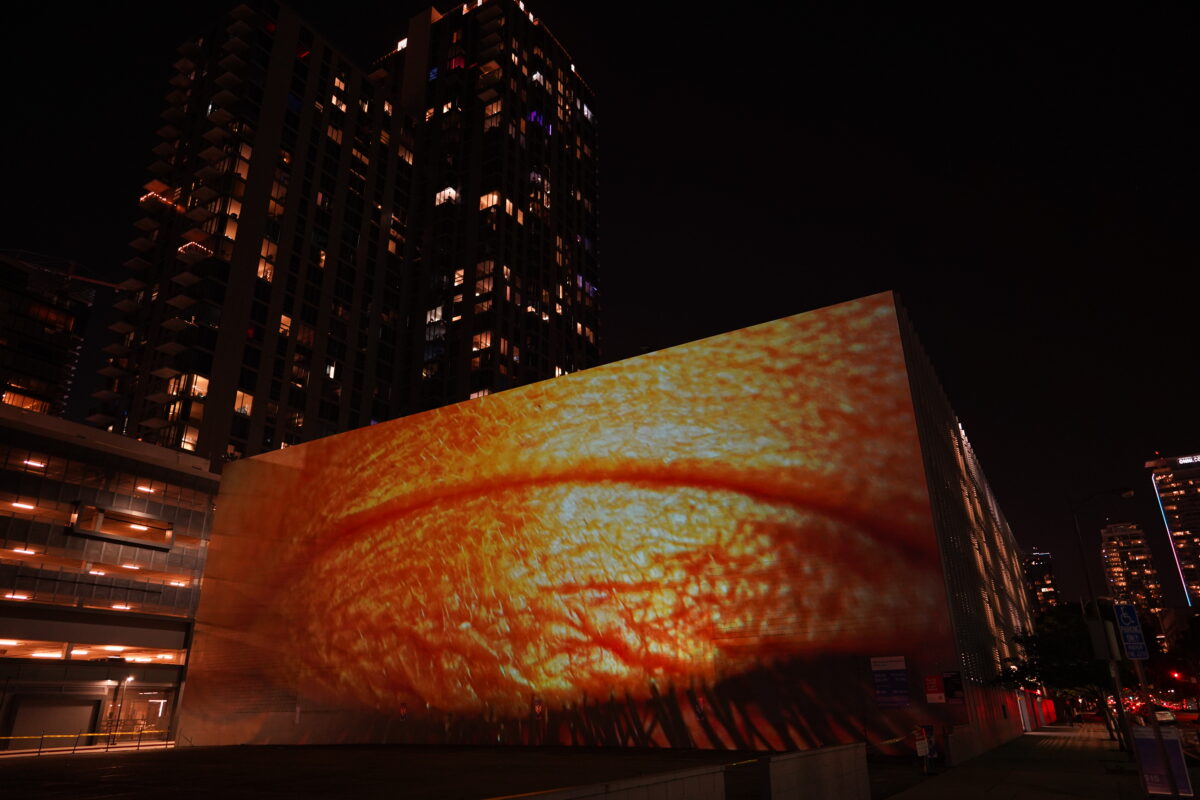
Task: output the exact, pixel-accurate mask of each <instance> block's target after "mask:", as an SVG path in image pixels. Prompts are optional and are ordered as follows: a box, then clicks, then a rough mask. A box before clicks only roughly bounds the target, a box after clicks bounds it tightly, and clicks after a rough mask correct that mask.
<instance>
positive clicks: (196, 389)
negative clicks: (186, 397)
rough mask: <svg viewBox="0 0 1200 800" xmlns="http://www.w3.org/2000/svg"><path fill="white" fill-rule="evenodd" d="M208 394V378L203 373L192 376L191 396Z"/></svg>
mask: <svg viewBox="0 0 1200 800" xmlns="http://www.w3.org/2000/svg"><path fill="white" fill-rule="evenodd" d="M207 394H208V378H206V377H204V376H203V375H193V376H192V388H191V395H192V397H204V396H206V395H207Z"/></svg>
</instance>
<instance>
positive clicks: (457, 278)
mask: <svg viewBox="0 0 1200 800" xmlns="http://www.w3.org/2000/svg"><path fill="white" fill-rule="evenodd" d="M463 276H464V271H463V270H461V269H456V270H454V285H455V286H462V284H463ZM459 299H460V300H461V295H460V296H459Z"/></svg>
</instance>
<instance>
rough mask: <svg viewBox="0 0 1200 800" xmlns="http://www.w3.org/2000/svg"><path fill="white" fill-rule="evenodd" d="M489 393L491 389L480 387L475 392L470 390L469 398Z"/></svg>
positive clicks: (484, 395)
mask: <svg viewBox="0 0 1200 800" xmlns="http://www.w3.org/2000/svg"><path fill="white" fill-rule="evenodd" d="M491 393H492V390H491V389H480V390H479V391H477V392H471V399H472V400H474V399H475V398H477V397H486V396H487V395H489V394H491Z"/></svg>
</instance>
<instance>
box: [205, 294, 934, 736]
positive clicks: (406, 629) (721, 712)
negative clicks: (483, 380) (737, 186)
mask: <svg viewBox="0 0 1200 800" xmlns="http://www.w3.org/2000/svg"><path fill="white" fill-rule="evenodd" d="M897 331H898V328H897V319H896V311H895V307H894V305H893V302H892V299H891V297H890V295H877V296H874V297H870V298H865V299H863V300H859V301H855V302H851V303H845V304H842V305H840V306H835V307H832V308H829V309H823V310H821V311H818V312H810V313H808V314H803V315H799V316H796V317H791V318H788V319H784V320H780V321H777V322H772V323H767V324H764V325H760V326H757V327H754V328H749V329H745V330H742V331H736V332H733V333H730V334H725V335H722V336H717V337H713V338H711V339H706V340H702V341H699V342H694V343H691V344H687V345H682V346H680V347H675V348H671V349H668V350H663V351H660V352H657V353H652V354H649V355H646V356H641V357H639V358H635V359H630V360H628V361H624V362H618V363H614V364H610V365H607V366H604V367H599V368H595V369H591V370H587V371H585V372H581V373H576V374H572V375H567V376H564V377H561V378H557V379H555V380H552V381H545V382H542V383H537V384H532V385H528V386H524V387H519V388H516V389H513V390H510V391H507V392H504V393H501V394H497V395H491V396H487V397H483V398H479V399H476V400H471V401H469V402H466V403H461V404H459V405H456V406H451V407H447V408H443V409H438V410H435V411H430V412H426V413H424V414H419V415H416V416H413V417H408V418H403V419H398V420H394V421H391V422H388V423H384V424H380V425H376V426H372V427H370V428H366V429H361V430H357V431H352V432H350V433H346V434H342V435H338V436H334V437H330V438H327V439H321V440H318V441H315V442H311V443H308V444H305V445H301V446H297V447H291V448H288V449H286V450H282V451H278V452H276V453H272V454H268V455H264V456H259V457H256V458H252V459H247V460H245V461H241V462H236V463H233V464H231V465H230V466H229V467H228V468H227V469H226V471H225V474H224V476H223V479H222V489H221V495H220V498H219V500H218V503H217V519H216V526H215V530H214V534H213V544H212V548H211V553H210V557H209V567H208V570H207V572H206V576H205V584H204V587H203V591H202V595H201V604H200V609H199V613H198V617H197V631H196V641H195V646H194V649H193V655H192V664H191V667H190V671H189V676H188V688H187V691H186V693H185V695H184V718H183V723H182V728H181V730H182V732H183V733H185V734H187V735H188V736H189V738H191V739H193V740H196V741H198V742H201V741H203V742H212V743H218V742H220V743H230V742H318V741H398V742H399V741H414V742H420V741H428V742H435V741H436V742H445V741H449V742H478V743H493V744H494V743H496V742H502V743H503V742H509V743H562V744H570V743H579V744H643V745H645V744H653V745H679V746H699V747H765V748H786V747H795V746H813V745H815V744H822V743H830V742H833V741H838V740H841V739H845V738H847V737H848V736H849V735H850V734H855V735H858V734H866V735H869V736H875V737H877V738H883V736H884V734H886V733H887V732H888V731H887V730H885V729H884V728H886V725H885V726H884V728H879V729H878V730H873V731H872V730H867V728H868V727H870V726H871V725H876V726H878V725H880V724H882V723H879V722H878V721H873V720H874V717H875V714H874V709H873V708H868V707H867V705H868V704H867V703H866V702H865V701H861V699H856V698H860V696H861V694H862V693H863V692H866V693H868V694H869V692H870V688H869V683H870V680H871V675H870V673H869V668H868V667H865V666H863V665H864V664H866V660H865V659H866V657H869V656H888V655H894V654H900V653H908V652H912V651H914V649H915V650H921V651H924V653H925V655H927V656H928V657H930V658H943V657H944V656H945V653H946V652H947V651H949V652H951V653H952V652H953V645H952V644H951V641H950V624H949V617H948V614H947V609H946V596H945V589H944V584H943V579H942V571H941V564H940V560H939V554H938V546H937V541H936V538H935V536H934V534H933V523H932V521H931V516H930V514H931V512H930V506H929V499H928V494H927V490H926V483H925V473H924V467H923V464H922V458H921V449H920V443H919V441H918V434H917V427H916V425H915V422H914V412H913V402H912V398H911V392H910V388H909V385H908V376H907V372H906V367H905V355H904V352H903V349H902V347H901V344H900V340H899V337H898V333H897ZM918 657H919V656H918ZM831 686H838V687H841V688H839V689H838V690H836V691H834V690H832V689H830V688H829V687H831ZM810 707H811V708H820V709H822V710H821V712H820V714H814V713H811V712H810V710H809V709H810Z"/></svg>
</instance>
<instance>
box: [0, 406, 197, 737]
mask: <svg viewBox="0 0 1200 800" xmlns="http://www.w3.org/2000/svg"><path fill="white" fill-rule="evenodd" d="M217 483H218V481H217V476H216V475H214V474H212V473H210V472H209V471H208V464H207V462H205V461H204V460H202V459H199V458H196V457H194V456H190V455H187V454H183V453H177V452H172V451H169V450H164V449H163V448H161V447H154V446H151V445H148V444H145V443H142V442H136V441H133V440H131V439H129V438H127V437H124V436H118V435H115V434H112V433H106V432H104V431H97V430H94V429H92V428H89V427H86V426H83V425H79V424H76V423H71V422H66V421H65V420H60V419H55V418H53V417H50V416H46V415H43V414H37V413H33V412H31V411H26V410H20V409H13V408H9V407H7V406H3V405H0V679H2V682H3V687H4V689H3V691H2V692H0V748H8V749H24V748H29V747H37V746H38V744H39V736H40V735H41V734H48V735H57V736H63V735H67V734H70V735H72V736H74V737H75V738H74V739H67V740H65V742H64V740H62V739H48V740H47V741H46V744H47V745H48V746H51V745H61V744H64V743H65V744H67V745H71V744H72V743H74V744H78V745H80V746H86V745H88V744H96V743H98V742H103V741H114V740H115V741H117V742H120V741H125V740H130V741H131V740H132V739H133V737H138V738H142V737H144V738H166V737H167V733H168V731H169V730H170V726H171V720H172V714H173V711H174V707H175V702H176V699H177V698H178V694H179V689H180V686H181V679H182V675H183V669H184V665H185V663H186V660H187V647H188V644H189V641H190V634H191V619H192V616H193V614H194V612H195V609H196V602H197V598H198V595H199V586H200V577H201V574H202V571H203V567H204V560H205V556H206V554H207V550H208V532H209V525H210V522H211V519H212V512H213V499H214V497H215V496H216V492H217ZM13 737H16V738H13ZM30 737H32V738H30Z"/></svg>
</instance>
